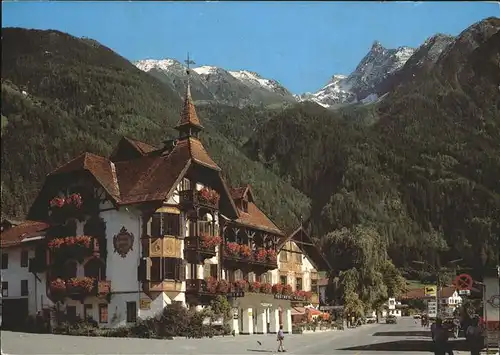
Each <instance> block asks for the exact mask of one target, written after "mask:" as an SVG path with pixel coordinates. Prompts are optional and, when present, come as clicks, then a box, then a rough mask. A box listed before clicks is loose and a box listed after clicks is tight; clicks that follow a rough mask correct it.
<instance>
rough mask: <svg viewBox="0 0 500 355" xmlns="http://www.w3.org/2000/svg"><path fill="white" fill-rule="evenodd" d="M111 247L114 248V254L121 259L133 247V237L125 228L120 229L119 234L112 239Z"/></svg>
mask: <svg viewBox="0 0 500 355" xmlns="http://www.w3.org/2000/svg"><path fill="white" fill-rule="evenodd" d="M113 246H114V247H115V253H118V254H119V255H120V256H121V257H122V258H124V257H126V256H127V254H128V252H129V251H131V250H132V248H133V246H134V235H133V234H132V233H130V232H128V231H127V229H126V228H125V227H122V229H120V233H118V234H117V235H115V236H114V237H113Z"/></svg>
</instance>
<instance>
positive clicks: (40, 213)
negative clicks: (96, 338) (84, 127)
mask: <svg viewBox="0 0 500 355" xmlns="http://www.w3.org/2000/svg"><path fill="white" fill-rule="evenodd" d="M175 128H176V130H177V131H178V132H179V136H178V139H176V140H169V141H165V142H164V146H163V147H161V148H156V147H153V146H151V145H149V144H146V143H144V142H140V141H137V140H133V139H130V138H123V139H122V140H121V141H120V142H119V143H118V145H117V147H116V149H115V150H114V151H113V153H112V154H111V156H110V157H108V158H107V157H102V156H98V155H95V154H91V153H83V154H82V155H80V156H78V157H77V158H75V159H73V160H71V161H69V162H68V163H66V164H64V165H62V166H60V167H59V168H57V169H56V170H55V171H54V172H52V173H51V174H49V175H48V176H47V179H46V181H45V183H44V185H43V187H42V189H41V191H40V193H39V195H38V196H37V198H36V199H35V201H34V203H33V205H32V207H31V209H30V212H29V218H30V219H32V220H33V221H31V222H26V223H22V224H19V225H17V226H15V225H12V226H10V227H9V226H8V225H7V224H6V227H9V228H8V229H6V230H4V231H2V234H1V240H2V294H3V296H4V297H3V300H4V303H5V302H11V303H12V304H14V303H15V302H14V299H17V300H22V301H16V302H18V303H19V304H18V305H17V306H16V307H18V308H23V311H22V313H19V314H22V315H23V316H24V315H26V314H28V313H30V314H34V313H36V312H38V311H44V310H45V312H48V310H49V309H51V308H53V306H55V307H56V308H58V309H59V311H62V312H64V313H65V315H66V317H67V318H69V319H71V318H78V317H79V318H89V317H90V318H93V319H94V320H96V321H97V322H98V323H99V325H100V326H102V327H116V326H121V325H127V324H133V323H135V322H136V321H137V320H138V319H139V318H147V317H150V316H153V315H155V314H156V313H157V312H159V311H161V310H162V309H163V308H164V307H165V306H167V305H168V304H171V303H172V302H180V303H182V304H183V305H185V306H186V307H196V308H202V307H204V306H206V305H208V304H209V303H210V301H211V300H212V299H213V298H214V297H215V296H216V295H225V296H226V297H228V299H229V300H230V302H231V304H232V306H233V315H234V319H233V321H232V322H231V326H232V329H233V330H234V331H235V332H236V333H239V334H252V333H268V332H276V331H277V330H278V327H279V325H280V324H282V325H283V326H284V329H285V331H288V332H291V327H292V326H291V324H292V321H291V319H292V317H291V313H292V306H303V305H309V304H311V303H313V304H314V303H318V296H317V281H316V280H317V278H318V277H317V275H318V271H319V270H325V268H328V267H329V266H328V264H327V262H326V261H325V259H324V258H323V256H322V255H321V253H320V252H319V250H318V248H317V247H316V245H315V243H314V242H313V240H312V239H311V238H310V237H309V235H308V234H307V233H306V232H305V230H304V229H303V228H302V227H300V228H298V229H297V230H295V231H294V232H293V233H291V234H289V235H287V234H286V233H284V232H283V231H282V230H281V229H280V228H278V227H277V226H276V225H275V223H274V222H273V221H271V220H270V218H269V217H268V216H266V214H265V213H264V212H263V211H262V210H261V209H260V208H259V207H258V201H257V200H256V198H255V196H254V193H253V192H252V188H251V186H250V185H247V186H242V187H230V186H228V184H227V183H226V180H225V179H224V175H223V171H222V169H221V168H220V167H219V166H218V165H217V163H216V162H215V161H214V160H213V159H212V158H211V157H210V155H209V154H208V153H207V151H206V150H205V148H204V147H203V144H202V143H201V141H200V139H199V134H200V132H201V131H202V130H203V126H202V124H201V122H200V120H199V118H198V116H197V114H196V110H195V107H194V104H193V102H192V99H191V94H190V89H189V86H188V89H187V93H186V98H185V102H184V107H183V110H182V113H181V119H180V121H179V124H178V125H177V126H176V127H175ZM29 226H31V227H29ZM25 229H26V230H27V231H25ZM30 238H31V239H30ZM4 248H5V249H4ZM4 258H5V260H6V261H4ZM4 263H5V269H4ZM5 310H6V307H4V315H3V317H4V322H5V319H6V317H7V318H8V322H11V321H12V320H11V318H13V316H12V315H9V314H6V312H5Z"/></svg>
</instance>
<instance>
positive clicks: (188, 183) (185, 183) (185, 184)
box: [179, 178, 191, 191]
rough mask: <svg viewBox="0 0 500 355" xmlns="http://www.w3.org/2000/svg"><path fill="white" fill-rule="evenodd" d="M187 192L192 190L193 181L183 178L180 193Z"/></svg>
mask: <svg viewBox="0 0 500 355" xmlns="http://www.w3.org/2000/svg"><path fill="white" fill-rule="evenodd" d="M187 190H191V181H189V179H188V178H183V179H182V181H181V183H180V186H179V191H187Z"/></svg>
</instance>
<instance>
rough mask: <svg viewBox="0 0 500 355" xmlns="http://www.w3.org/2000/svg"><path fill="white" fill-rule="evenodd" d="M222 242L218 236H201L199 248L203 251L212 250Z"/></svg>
mask: <svg viewBox="0 0 500 355" xmlns="http://www.w3.org/2000/svg"><path fill="white" fill-rule="evenodd" d="M221 242H222V238H221V237H219V236H211V235H202V236H201V246H202V248H205V249H214V248H215V247H216V246H217V245H219V244H220V243H221Z"/></svg>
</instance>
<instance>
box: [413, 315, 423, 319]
mask: <svg viewBox="0 0 500 355" xmlns="http://www.w3.org/2000/svg"><path fill="white" fill-rule="evenodd" d="M420 318H422V316H421V315H420V314H414V315H413V319H420Z"/></svg>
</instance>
